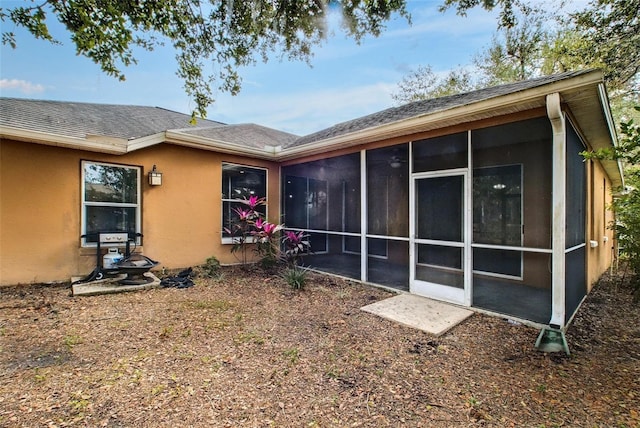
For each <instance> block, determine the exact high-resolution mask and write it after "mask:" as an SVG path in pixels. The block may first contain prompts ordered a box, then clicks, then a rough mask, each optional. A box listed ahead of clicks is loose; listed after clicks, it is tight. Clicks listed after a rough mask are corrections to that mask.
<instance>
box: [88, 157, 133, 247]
mask: <svg viewBox="0 0 640 428" xmlns="http://www.w3.org/2000/svg"><path fill="white" fill-rule="evenodd" d="M86 165H103V166H109V167H115V168H126V169H133V170H135V171H136V203H118V202H94V201H87V200H85V197H86V179H85V170H86V169H85V166H86ZM80 171H81V172H80V175H81V180H80V182H81V186H80V187H81V189H80V192H81V196H80V198H81V201H82V202H81V204H82V208H81V213H80V225H81V234H82V235H85V234H86V233H87V207H91V206H93V207H122V208H135V209H136V233H140V232H141V230H142V221H141V220H142V214H141V212H142V210H141V207H142V190H141V189H142V180H141V179H142V168H141V167H139V166H135V165H122V164H114V163H108V162H99V161H90V160H83V161H81V163H80ZM136 244H138V245H139V244H140V238H139V237H138V238H136ZM81 245H82V246H83V247H96V245H97V243H95V242H87V239H86V238H82V240H81Z"/></svg>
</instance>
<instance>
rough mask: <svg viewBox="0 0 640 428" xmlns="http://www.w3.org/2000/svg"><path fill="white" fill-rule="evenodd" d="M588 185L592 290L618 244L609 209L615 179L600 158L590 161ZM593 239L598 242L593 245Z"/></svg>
mask: <svg viewBox="0 0 640 428" xmlns="http://www.w3.org/2000/svg"><path fill="white" fill-rule="evenodd" d="M587 186H588V189H587V190H588V191H587V195H588V196H587V224H586V226H587V240H588V241H587V244H588V248H587V286H588V287H589V291H590V290H591V288H592V287H593V285H594V283H595V282H596V281H597V280H598V278H599V277H600V276H601V275H602V274H603V273H604V272H605V271H606V270H607V269H609V267H610V266H611V263H612V261H613V249H614V248H615V242H614V234H613V230H611V229H610V228H609V225H610V224H611V222H612V221H613V219H614V215H613V212H612V211H611V210H610V209H609V206H610V204H611V202H612V200H613V199H612V188H611V180H610V179H609V178H608V177H607V175H606V173H605V171H604V169H603V168H602V165H600V163H599V162H598V161H597V160H590V161H588V165H587ZM590 241H594V242H597V246H596V247H595V248H592V247H591V245H589V244H590Z"/></svg>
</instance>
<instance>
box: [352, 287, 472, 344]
mask: <svg viewBox="0 0 640 428" xmlns="http://www.w3.org/2000/svg"><path fill="white" fill-rule="evenodd" d="M361 309H362V310H363V311H365V312H369V313H372V314H374V315H378V316H380V317H382V318H386V319H388V320H391V321H395V322H398V323H400V324H403V325H406V326H408V327H412V328H417V329H419V330H422V331H426V332H427V333H430V334H433V335H435V336H440V335H442V334H443V333H445V332H446V331H447V330H449V329H450V328H452V327H454V326H456V325H458V324H459V323H461V322H462V321H464V320H465V319H467V318H468V317H470V316H471V315H473V311H470V310H468V309H464V308H460V307H458V306H454V305H451V304H448V303H444V302H439V301H436V300H432V299H427V298H426V297H421V296H416V295H415V294H399V295H397V296H394V297H391V298H389V299H385V300H381V301H379V302H376V303H372V304H370V305H367V306H365V307H363V308H361Z"/></svg>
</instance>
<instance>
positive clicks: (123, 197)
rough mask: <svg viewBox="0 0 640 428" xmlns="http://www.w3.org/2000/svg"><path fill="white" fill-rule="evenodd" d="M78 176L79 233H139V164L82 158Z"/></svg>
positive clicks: (94, 239)
mask: <svg viewBox="0 0 640 428" xmlns="http://www.w3.org/2000/svg"><path fill="white" fill-rule="evenodd" d="M82 176H83V180H82V233H83V234H87V235H89V234H96V233H98V232H130V233H139V232H140V168H139V167H133V166H123V165H112V164H106V163H98V162H87V161H83V162H82ZM96 240H97V236H95V235H94V236H87V238H86V239H85V240H84V243H85V244H86V243H94V242H96Z"/></svg>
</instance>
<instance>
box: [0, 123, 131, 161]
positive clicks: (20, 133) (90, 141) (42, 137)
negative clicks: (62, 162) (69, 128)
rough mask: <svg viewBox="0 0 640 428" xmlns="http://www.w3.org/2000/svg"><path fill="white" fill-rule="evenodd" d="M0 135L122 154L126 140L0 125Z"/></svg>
mask: <svg viewBox="0 0 640 428" xmlns="http://www.w3.org/2000/svg"><path fill="white" fill-rule="evenodd" d="M0 137H2V138H7V139H11V140H16V141H25V142H29V143H37V144H42V145H46V146H54V147H64V148H69V149H75V150H86V151H90V152H99V153H107V154H114V155H122V154H125V153H127V141H126V140H123V139H118V138H113V137H100V136H95V135H91V136H87V138H78V137H70V136H66V135H58V134H51V133H48V132H41V131H34V130H30V129H21V128H15V127H11V126H0Z"/></svg>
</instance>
